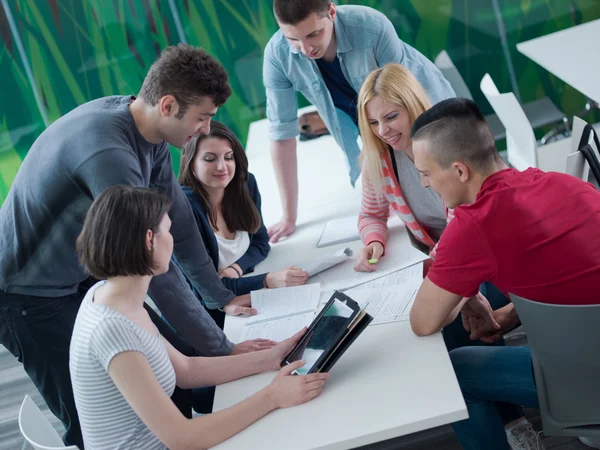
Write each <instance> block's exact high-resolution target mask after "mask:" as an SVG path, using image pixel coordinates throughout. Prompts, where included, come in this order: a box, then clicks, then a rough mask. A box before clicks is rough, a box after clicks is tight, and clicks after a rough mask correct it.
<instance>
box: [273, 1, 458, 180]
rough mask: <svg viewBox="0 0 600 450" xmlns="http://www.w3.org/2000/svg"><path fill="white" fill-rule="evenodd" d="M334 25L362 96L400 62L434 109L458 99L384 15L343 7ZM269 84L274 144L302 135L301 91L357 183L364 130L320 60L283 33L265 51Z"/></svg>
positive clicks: (343, 60) (348, 73) (347, 70)
mask: <svg viewBox="0 0 600 450" xmlns="http://www.w3.org/2000/svg"><path fill="white" fill-rule="evenodd" d="M334 26H335V35H336V39H337V56H338V58H339V60H340V65H341V67H342V71H343V73H344V76H345V77H346V79H347V80H348V82H349V83H350V85H351V86H352V87H353V88H354V89H355V90H356V92H358V91H359V90H360V87H361V86H362V84H363V82H364V80H365V78H366V77H367V75H368V74H369V73H370V72H371V71H373V70H374V69H377V68H378V67H383V66H384V65H385V64H388V63H399V64H402V65H403V66H404V67H406V68H407V69H409V70H410V71H411V72H412V74H413V75H414V76H415V77H416V78H417V80H419V82H420V83H421V85H422V86H423V88H424V89H425V92H427V95H428V96H429V100H430V101H431V102H432V103H433V104H435V103H438V102H440V101H442V100H444V99H447V98H450V97H454V96H455V94H454V91H453V90H452V87H451V86H450V84H449V83H448V81H447V80H446V79H445V78H444V76H443V75H442V73H441V72H440V71H439V69H438V68H437V67H436V66H435V65H434V64H433V63H432V62H431V61H429V60H428V59H427V58H425V56H423V55H422V54H421V53H420V52H418V51H417V50H415V49H414V48H412V47H411V46H410V45H407V44H405V43H404V42H402V41H401V40H400V39H399V38H398V35H397V34H396V30H395V29H394V26H393V25H392V23H391V22H390V21H389V19H388V18H387V17H386V16H385V15H383V14H382V13H380V12H379V11H377V10H375V9H372V8H369V7H366V6H355V5H343V6H338V7H337V15H336V19H335V25H334ZM263 81H264V85H265V89H266V93H267V118H268V119H269V139H271V140H274V141H280V140H285V139H292V138H295V137H296V136H297V135H298V104H297V101H296V92H301V93H302V94H303V95H304V96H305V97H306V98H307V100H308V101H309V102H311V103H312V104H313V105H314V106H316V107H317V110H318V111H319V114H320V116H321V118H322V119H323V121H324V122H325V125H326V126H327V129H328V130H329V132H330V133H331V134H332V136H333V137H334V139H335V140H336V142H337V144H338V145H339V146H340V147H341V148H342V149H343V150H344V152H345V153H346V157H347V159H348V171H349V174H350V180H351V182H352V184H354V182H355V181H356V179H357V178H358V175H359V174H360V166H359V161H358V158H359V156H360V149H359V147H358V144H357V142H356V140H357V137H358V128H357V127H356V125H355V124H354V122H353V121H352V119H351V118H350V117H349V116H348V115H347V114H346V113H345V112H343V111H341V110H339V109H337V108H336V107H335V106H334V104H333V100H332V98H331V95H330V94H329V91H328V89H327V87H326V86H325V82H324V81H323V77H322V76H321V73H320V71H319V69H318V67H317V64H316V63H315V61H313V60H311V59H310V58H308V57H307V56H305V55H304V54H303V53H302V52H300V51H298V50H296V49H295V48H293V47H292V46H290V45H289V43H288V41H287V39H286V38H285V36H284V35H283V33H282V32H281V30H279V31H277V33H275V34H274V35H273V37H272V38H271V39H270V40H269V43H268V44H267V47H266V48H265V54H264V61H263Z"/></svg>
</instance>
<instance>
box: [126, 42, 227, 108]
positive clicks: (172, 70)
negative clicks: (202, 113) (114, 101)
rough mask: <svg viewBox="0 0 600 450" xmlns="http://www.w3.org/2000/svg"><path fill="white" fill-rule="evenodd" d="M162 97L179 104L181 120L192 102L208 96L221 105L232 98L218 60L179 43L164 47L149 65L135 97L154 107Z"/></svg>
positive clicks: (195, 48)
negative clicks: (169, 97) (172, 98)
mask: <svg viewBox="0 0 600 450" xmlns="http://www.w3.org/2000/svg"><path fill="white" fill-rule="evenodd" d="M165 95H172V96H173V97H175V100H177V103H178V104H179V111H178V112H177V116H176V117H177V118H179V119H181V118H182V117H183V115H184V114H185V112H186V110H187V108H188V107H189V105H190V104H192V103H197V102H199V101H200V100H201V99H202V98H203V97H210V98H211V99H212V101H213V103H214V104H215V106H222V105H223V104H224V103H225V102H226V101H227V99H228V98H229V97H230V96H231V86H229V76H228V75H227V71H226V70H225V68H224V67H223V66H222V65H221V63H220V62H219V61H217V60H216V59H215V58H213V57H212V56H210V55H209V54H208V53H206V52H205V51H204V50H203V49H201V48H200V47H194V46H192V45H188V44H178V45H173V46H170V47H167V48H165V49H164V50H163V51H162V53H161V54H160V56H159V57H158V59H157V60H156V61H155V62H154V64H152V66H151V67H150V70H149V71H148V74H147V75H146V78H145V79H144V83H143V84H142V89H141V90H140V93H139V94H138V96H139V97H140V98H141V99H142V100H144V101H145V102H146V103H148V104H150V105H152V106H154V105H156V104H157V103H158V102H159V100H160V99H161V98H162V97H164V96H165Z"/></svg>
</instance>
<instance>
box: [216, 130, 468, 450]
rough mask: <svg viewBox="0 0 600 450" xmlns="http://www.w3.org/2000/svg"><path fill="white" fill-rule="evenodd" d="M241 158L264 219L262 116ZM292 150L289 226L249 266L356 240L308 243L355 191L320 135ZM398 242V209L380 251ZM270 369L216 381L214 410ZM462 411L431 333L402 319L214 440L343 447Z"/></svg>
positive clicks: (273, 198) (351, 207) (271, 202)
mask: <svg viewBox="0 0 600 450" xmlns="http://www.w3.org/2000/svg"><path fill="white" fill-rule="evenodd" d="M248 157H249V159H250V171H251V172H253V173H254V174H255V176H256V177H257V181H258V184H259V188H260V190H261V195H262V198H263V208H262V209H263V215H264V217H265V222H266V223H267V224H268V223H273V222H274V221H276V220H278V219H279V214H280V207H279V198H278V194H277V189H276V184H275V178H274V176H273V173H272V168H271V165H270V159H269V151H268V141H267V139H266V123H265V121H261V122H257V123H255V124H253V126H252V127H251V130H250V136H249V142H248ZM298 159H299V161H298V163H299V164H298V165H299V179H300V209H299V227H298V230H297V231H296V233H295V234H293V235H292V236H291V237H290V238H289V239H287V240H285V241H283V242H281V243H278V244H275V245H273V246H272V249H271V253H270V254H269V257H268V258H267V259H266V260H265V261H263V262H262V263H261V264H259V265H258V266H257V267H256V269H255V271H256V272H255V273H261V272H265V271H272V270H278V269H281V268H283V267H285V266H289V265H293V264H297V265H301V264H302V263H303V262H306V261H310V260H311V259H312V258H314V257H315V256H318V255H320V254H323V253H327V252H331V251H335V250H336V249H339V248H344V247H350V248H351V249H353V250H354V251H358V249H360V248H361V243H360V242H359V241H356V242H352V243H346V244H339V245H336V246H331V247H325V248H321V249H319V248H317V247H316V243H317V241H318V239H319V236H320V233H321V231H322V229H323V226H324V224H325V221H326V220H328V219H330V218H335V217H339V216H344V215H348V214H358V210H359V202H360V190H359V189H353V188H352V187H351V186H350V183H349V181H348V178H347V174H346V171H345V166H344V158H343V154H342V152H341V150H340V149H339V148H338V147H337V145H336V144H335V142H334V141H333V139H332V138H331V137H322V138H319V139H317V140H315V141H309V142H304V143H299V146H298ZM336 168H337V170H335V169H336ZM340 168H341V170H340ZM406 246H410V242H409V239H408V235H407V233H406V230H405V228H404V226H403V225H402V223H401V222H400V220H399V219H397V218H396V219H393V220H391V221H390V241H389V245H388V248H387V249H386V255H387V256H389V257H393V255H394V254H398V252H402V249H403V248H404V249H406V248H407V247H406ZM322 300H323V299H322ZM244 320H245V319H243V318H239V317H231V316H227V318H226V320H225V332H226V334H227V335H228V337H229V338H230V339H231V340H232V341H233V342H237V341H238V338H239V335H240V331H241V327H242V326H243V325H244ZM275 373H276V372H270V373H263V374H259V375H255V376H252V377H248V378H245V379H242V380H236V381H234V382H231V383H227V384H225V385H222V386H218V387H217V389H216V393H215V401H214V408H213V409H214V411H220V410H222V409H224V408H227V407H229V406H232V405H234V404H235V403H237V402H239V401H241V400H243V399H244V398H246V397H248V396H249V395H251V394H253V393H254V392H256V391H258V390H259V389H261V388H263V387H264V386H266V385H267V384H268V383H269V382H270V381H271V379H272V378H273V377H274V376H275ZM465 418H467V412H466V406H465V403H464V400H463V398H462V395H461V392H460V388H459V386H458V382H457V380H456V376H455V375H454V371H453V369H452V366H451V363H450V359H449V357H448V352H447V351H446V347H445V345H444V342H443V339H442V336H441V334H440V333H437V334H435V335H433V336H429V337H426V338H419V337H416V336H415V335H414V334H413V333H412V331H411V329H410V324H409V322H396V323H390V324H384V325H371V326H369V327H368V328H367V330H365V331H364V333H363V334H362V335H361V336H360V337H359V338H358V339H357V340H356V341H355V342H354V343H353V344H352V346H351V347H350V348H349V349H348V351H347V352H346V353H345V354H344V356H343V357H342V358H341V359H340V360H339V361H338V362H337V363H336V365H335V366H334V368H333V369H332V371H331V375H330V378H329V380H328V382H327V385H326V387H325V389H324V390H323V393H322V394H321V395H320V396H319V397H318V398H317V399H315V400H313V401H311V402H309V403H306V404H304V405H301V406H297V407H294V408H288V409H283V410H277V411H274V412H273V413H271V414H269V415H268V416H266V417H264V418H263V419H261V420H259V421H258V422H256V423H255V424H253V425H251V426H250V427H249V428H247V429H246V430H244V431H243V432H241V433H240V434H238V435H236V436H234V437H233V438H231V439H229V440H227V441H226V442H223V443H222V444H220V445H218V446H216V447H215V449H219V450H228V449H246V448H248V449H250V448H252V449H254V448H256V449H261V450H270V449H273V450H280V449H283V448H285V449H288V450H294V449H298V450H300V449H303V450H304V449H348V448H352V447H357V446H361V445H367V444H370V443H373V442H378V441H382V440H386V439H390V438H393V437H397V436H401V435H404V434H408V433H413V432H416V431H420V430H424V429H427V428H432V427H436V426H439V425H443V424H447V423H451V422H454V421H457V420H462V419H465Z"/></svg>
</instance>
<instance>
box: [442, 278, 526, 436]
mask: <svg viewBox="0 0 600 450" xmlns="http://www.w3.org/2000/svg"><path fill="white" fill-rule="evenodd" d="M479 291H480V292H481V293H482V294H483V295H485V296H486V298H487V299H488V300H489V302H490V305H491V306H492V309H493V310H496V309H499V308H502V307H503V306H506V305H508V303H509V301H510V300H509V299H508V297H506V296H505V295H504V294H502V292H500V291H499V290H498V288H496V287H495V286H494V285H492V284H491V283H483V284H482V285H481V286H480V287H479ZM442 335H443V336H444V342H445V344H446V348H447V349H448V351H449V352H451V351H452V350H454V349H457V348H463V347H473V346H484V347H485V346H496V347H498V346H504V340H503V339H500V340H499V341H498V342H495V343H494V344H486V343H485V342H483V341H480V340H476V341H474V340H471V337H470V336H471V333H469V332H468V331H467V330H465V328H464V327H463V324H462V318H461V315H460V314H459V315H458V317H457V318H456V320H455V321H454V322H452V323H451V324H449V325H447V326H446V327H444V329H443V330H442ZM496 409H497V410H498V414H499V415H500V419H501V420H502V422H503V423H504V424H507V423H510V422H513V421H514V420H516V419H518V418H519V417H523V409H522V408H521V407H520V406H518V405H512V404H510V403H502V402H498V403H496Z"/></svg>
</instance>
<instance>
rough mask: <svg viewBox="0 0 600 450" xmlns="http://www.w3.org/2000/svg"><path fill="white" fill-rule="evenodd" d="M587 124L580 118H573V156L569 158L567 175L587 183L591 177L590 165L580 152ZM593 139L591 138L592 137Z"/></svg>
mask: <svg viewBox="0 0 600 450" xmlns="http://www.w3.org/2000/svg"><path fill="white" fill-rule="evenodd" d="M586 125H587V122H586V121H585V120H583V119H581V118H580V117H573V130H572V133H571V154H569V156H567V170H566V173H568V174H569V175H573V176H574V177H577V178H580V179H582V180H584V181H587V180H588V179H589V176H590V165H589V164H588V162H587V161H586V159H585V156H583V153H581V152H580V151H579V141H580V140H581V136H582V135H583V129H584V127H585V126H586ZM590 138H591V136H590Z"/></svg>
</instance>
